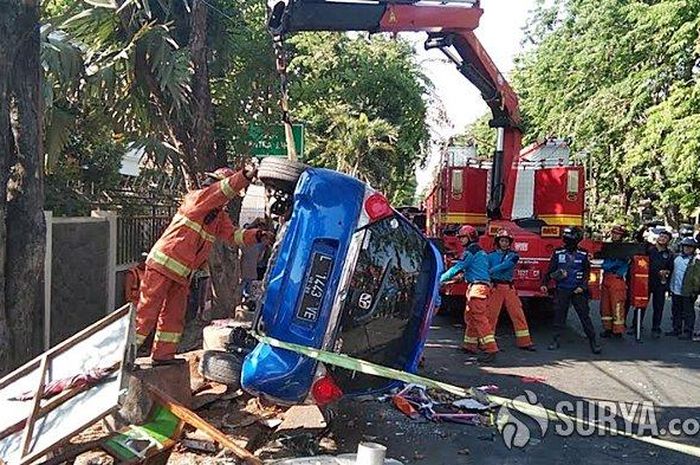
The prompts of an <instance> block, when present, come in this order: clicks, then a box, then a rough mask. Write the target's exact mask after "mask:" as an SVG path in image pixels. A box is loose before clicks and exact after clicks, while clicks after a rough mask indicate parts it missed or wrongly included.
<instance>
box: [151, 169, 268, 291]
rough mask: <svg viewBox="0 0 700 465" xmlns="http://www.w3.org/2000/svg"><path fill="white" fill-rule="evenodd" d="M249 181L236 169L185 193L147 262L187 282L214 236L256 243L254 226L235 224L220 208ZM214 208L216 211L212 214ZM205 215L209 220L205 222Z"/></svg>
mask: <svg viewBox="0 0 700 465" xmlns="http://www.w3.org/2000/svg"><path fill="white" fill-rule="evenodd" d="M248 184H249V181H248V180H247V179H246V178H245V176H243V173H242V172H238V173H236V174H234V175H232V176H229V177H228V178H226V179H223V180H222V181H218V182H217V183H215V184H212V185H211V186H208V187H206V188H204V189H199V190H196V191H192V192H190V193H188V194H187V195H186V196H185V198H184V200H183V202H182V205H180V208H179V209H178V211H177V214H176V215H175V216H174V217H173V220H172V221H171V222H170V225H169V226H168V227H167V229H166V230H165V232H164V233H163V235H162V236H161V237H160V239H158V242H156V244H155V245H154V246H153V248H152V249H151V252H150V253H149V254H148V259H147V260H146V264H147V265H148V266H149V267H151V268H154V269H156V270H158V271H159V272H160V273H162V274H164V275H165V276H167V277H168V278H170V279H172V280H174V281H177V282H179V283H181V284H184V285H188V284H189V277H190V275H191V274H192V272H193V271H194V270H196V269H198V268H200V267H201V266H202V265H203V264H204V262H206V260H207V258H208V257H209V253H210V252H211V249H212V246H213V245H214V241H215V240H216V239H217V238H219V239H221V240H223V241H225V242H228V243H230V244H235V245H252V244H255V243H256V233H257V229H246V230H244V229H238V228H236V227H235V226H234V225H233V223H231V220H230V219H229V217H228V215H227V214H226V212H225V211H223V210H221V208H223V207H224V206H225V205H226V204H228V202H229V201H230V200H231V199H232V198H234V197H235V196H237V195H238V193H239V192H240V191H241V190H242V189H244V188H245V187H247V186H248ZM216 210H219V211H218V213H216V214H215V216H213V217H212V215H214V213H212V212H216ZM208 215H209V216H210V218H209V222H208V224H205V218H206V217H207V216H208Z"/></svg>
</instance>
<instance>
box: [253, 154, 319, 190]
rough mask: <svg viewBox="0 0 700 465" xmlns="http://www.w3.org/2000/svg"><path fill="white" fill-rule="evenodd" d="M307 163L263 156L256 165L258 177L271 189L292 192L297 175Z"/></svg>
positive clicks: (304, 169) (298, 175)
mask: <svg viewBox="0 0 700 465" xmlns="http://www.w3.org/2000/svg"><path fill="white" fill-rule="evenodd" d="M307 168H308V165H305V164H304V163H301V162H298V161H292V160H288V159H286V158H278V157H267V158H263V160H262V161H261V162H260V166H259V167H258V178H259V179H260V180H261V181H262V182H263V184H265V185H266V186H269V187H271V188H273V189H276V190H278V191H281V192H286V193H288V194H293V193H294V189H295V188H296V186H297V182H298V181H299V177H300V176H301V174H302V173H303V172H304V171H306V169H307Z"/></svg>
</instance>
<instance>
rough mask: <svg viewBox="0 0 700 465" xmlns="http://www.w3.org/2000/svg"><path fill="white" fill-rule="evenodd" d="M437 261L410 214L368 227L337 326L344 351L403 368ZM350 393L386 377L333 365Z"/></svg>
mask: <svg viewBox="0 0 700 465" xmlns="http://www.w3.org/2000/svg"><path fill="white" fill-rule="evenodd" d="M434 267H435V263H434V259H433V255H432V251H431V250H430V248H429V245H428V242H427V241H426V240H425V239H424V238H423V237H422V236H421V235H420V234H419V233H418V232H417V231H416V230H415V229H414V228H413V227H412V226H411V225H410V224H408V223H407V222H406V221H405V220H403V219H401V218H400V217H398V216H397V217H391V218H387V219H384V220H381V221H379V222H377V223H374V224H372V225H371V226H369V227H368V228H366V229H365V231H364V239H363V242H362V248H361V251H360V254H359V256H358V259H357V262H356V266H355V270H354V273H353V276H352V280H351V283H350V289H349V292H348V297H347V299H346V302H345V305H344V307H343V312H342V317H341V322H340V325H339V327H338V333H337V334H338V337H337V338H336V349H338V348H339V349H340V352H341V353H344V354H347V355H349V356H351V357H356V358H359V359H362V360H367V361H370V362H373V363H378V364H380V365H384V366H388V367H391V368H397V369H403V368H405V367H406V366H407V364H408V362H409V360H410V359H411V358H412V357H413V356H414V352H415V345H416V342H417V340H418V339H419V331H420V327H421V323H422V321H423V318H424V312H425V311H426V307H427V304H428V299H430V298H431V294H432V285H433V280H434V273H435V269H434ZM329 369H330V370H331V371H332V372H333V377H334V379H335V380H336V382H337V383H338V385H339V386H340V387H341V389H343V391H344V392H346V393H356V392H362V391H369V390H375V389H378V388H381V387H383V386H385V385H386V384H387V381H386V380H385V379H383V378H378V377H374V376H368V375H363V374H361V373H355V372H350V371H347V370H343V369H340V368H334V367H331V368H329Z"/></svg>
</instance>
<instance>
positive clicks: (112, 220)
mask: <svg viewBox="0 0 700 465" xmlns="http://www.w3.org/2000/svg"><path fill="white" fill-rule="evenodd" d="M91 216H92V217H93V218H103V219H105V220H107V222H108V223H109V247H108V252H107V253H108V255H107V309H106V313H108V314H109V313H111V312H112V311H113V310H114V308H115V304H116V287H117V213H116V212H113V211H106V210H93V211H92V214H91Z"/></svg>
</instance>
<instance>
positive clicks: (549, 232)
mask: <svg viewBox="0 0 700 465" xmlns="http://www.w3.org/2000/svg"><path fill="white" fill-rule="evenodd" d="M268 9H269V15H268V29H269V30H270V32H271V33H272V34H273V36H275V39H276V40H277V41H278V42H281V39H282V38H283V37H284V36H286V35H288V34H290V33H294V32H299V31H365V32H370V33H379V32H388V33H399V32H425V33H426V34H427V39H426V41H425V48H426V49H428V50H430V49H437V50H439V51H440V52H442V53H443V54H444V55H445V56H446V57H447V58H448V59H449V60H450V61H451V62H453V63H454V64H455V66H456V67H457V70H458V71H459V72H460V73H461V74H462V75H463V76H464V77H465V78H466V79H467V80H468V81H469V82H471V83H472V84H473V85H474V86H475V87H476V88H477V90H478V91H479V92H480V93H481V95H482V97H483V99H484V101H485V102H486V104H487V105H488V107H489V109H490V111H491V120H490V121H489V125H490V126H491V127H492V128H494V129H495V130H496V132H497V142H496V150H495V152H494V156H493V158H492V160H491V161H490V163H489V164H488V166H486V164H484V165H483V166H481V167H479V166H470V165H468V164H467V165H466V166H454V164H450V163H447V164H445V165H443V166H442V169H441V170H440V173H439V177H438V182H437V183H436V184H435V186H436V187H435V190H434V191H433V192H432V193H431V195H429V196H428V198H427V199H426V207H427V217H428V218H427V223H428V225H427V227H428V232H429V233H433V234H434V235H435V236H436V237H437V238H438V239H442V240H443V242H444V245H445V246H446V247H445V248H446V252H447V256H446V261H448V264H449V260H450V259H452V258H458V256H459V255H460V251H459V248H455V247H453V246H452V241H450V237H449V235H445V234H444V233H445V227H447V226H449V225H457V224H463V223H470V224H474V225H477V226H482V227H483V228H484V230H485V231H486V234H485V235H484V236H483V239H482V240H483V245H484V246H485V247H486V248H487V249H490V248H491V247H492V242H493V241H492V240H491V238H490V236H491V235H493V234H495V232H496V231H497V230H498V229H500V228H502V227H507V228H508V229H509V230H510V231H511V233H512V234H513V235H514V236H515V247H516V249H517V250H518V252H519V253H520V255H521V257H522V259H521V260H520V263H519V266H518V269H517V272H516V276H517V278H516V286H517V287H518V289H519V291H520V293H521V295H522V296H524V297H545V296H544V295H543V294H541V293H540V290H539V287H540V279H541V275H542V273H543V272H544V270H545V267H546V265H547V261H548V260H549V257H550V256H551V254H552V251H553V250H554V249H555V248H556V247H558V246H559V245H560V243H561V241H560V239H559V235H560V232H561V230H562V229H563V227H565V226H582V225H583V212H584V200H585V199H584V182H585V179H584V178H585V176H584V171H583V167H581V166H576V165H571V164H569V163H568V160H567V162H563V163H561V164H559V163H557V164H556V166H547V163H546V162H545V163H544V165H545V166H539V168H538V167H536V165H537V163H539V164H540V165H542V162H540V161H539V160H537V157H536V155H535V152H536V150H535V149H536V147H537V146H533V147H530V148H529V149H526V150H524V151H522V153H521V149H522V129H521V118H520V112H519V108H518V97H517V95H516V94H515V92H514V91H513V89H512V88H511V87H510V85H509V84H508V82H507V81H506V79H505V77H504V76H503V75H502V74H501V72H500V71H499V70H498V68H497V67H496V65H495V64H494V63H493V60H492V59H491V58H490V57H489V55H488V53H487V52H486V50H485V49H484V47H483V46H482V44H481V42H479V40H478V39H477V37H476V35H475V34H474V30H475V29H476V28H477V27H478V26H479V22H480V19H481V16H482V15H483V10H482V8H481V5H480V1H479V0H421V1H417V0H269V1H268ZM283 82H284V79H283ZM549 165H551V162H550V163H549ZM523 173H527V174H523ZM525 178H528V180H530V178H532V179H531V181H532V182H531V183H532V202H531V204H532V205H531V215H530V217H528V218H521V217H520V215H519V210H520V208H521V207H523V206H524V205H526V203H527V202H525V200H524V199H523V197H522V196H521V195H520V193H519V192H518V188H519V185H520V184H521V183H522V181H519V180H522V179H525ZM523 186H525V184H523ZM482 193H483V195H482ZM514 207H515V208H514ZM514 212H515V214H514ZM583 246H584V247H587V248H588V249H589V251H590V252H592V253H593V252H596V251H598V250H599V249H600V248H601V244H600V243H595V242H592V241H586V242H585V243H584V245H583ZM633 270H634V267H633ZM633 273H634V271H633ZM591 280H593V281H594V283H593V284H594V285H593V286H591V289H592V294H593V297H596V296H597V295H598V294H599V289H600V271H599V269H597V268H596V271H595V272H594V273H592V274H591ZM463 286H464V285H463V284H462V285H460V284H456V285H453V286H451V287H449V286H448V288H447V289H446V291H445V292H446V294H447V295H448V296H449V295H453V296H459V297H463V296H464V295H465V292H464V291H465V289H464V287H463ZM640 302H641V301H640Z"/></svg>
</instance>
